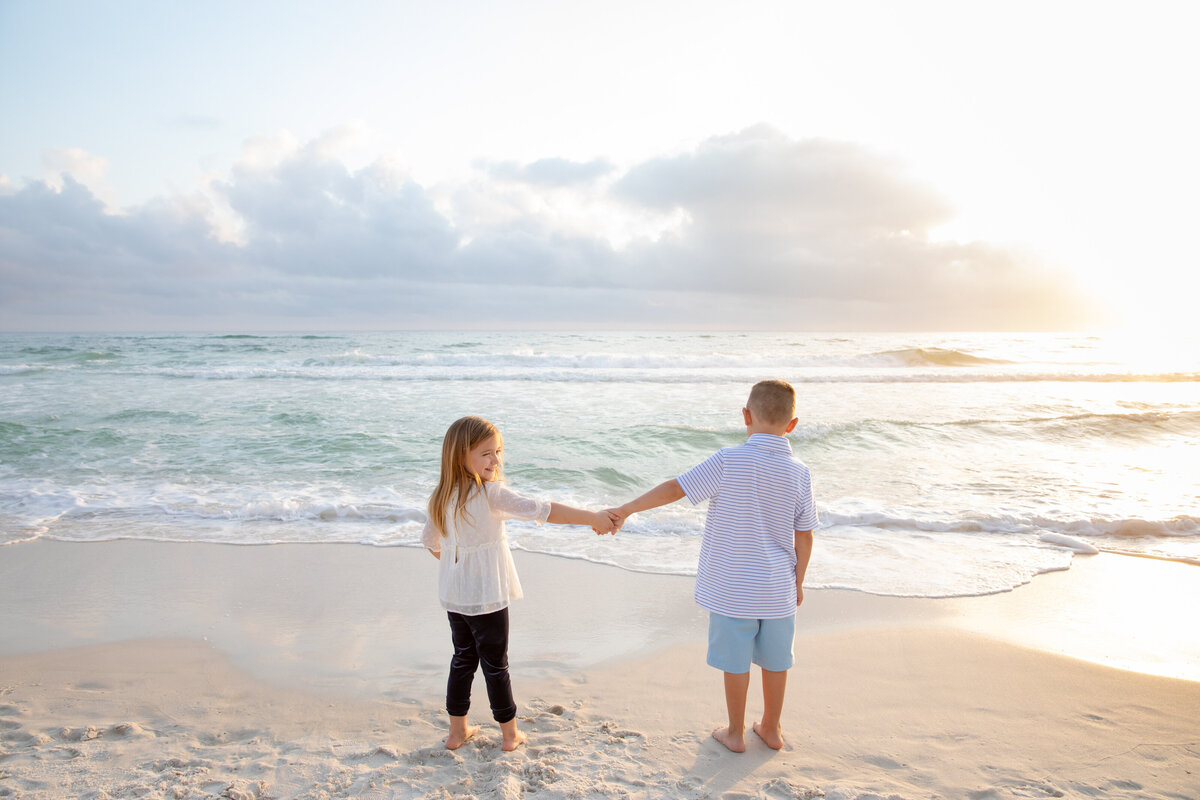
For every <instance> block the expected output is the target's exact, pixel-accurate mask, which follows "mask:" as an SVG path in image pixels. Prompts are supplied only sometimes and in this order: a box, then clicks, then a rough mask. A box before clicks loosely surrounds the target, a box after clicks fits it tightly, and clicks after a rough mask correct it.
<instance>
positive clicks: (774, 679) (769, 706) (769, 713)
mask: <svg viewBox="0 0 1200 800" xmlns="http://www.w3.org/2000/svg"><path fill="white" fill-rule="evenodd" d="M762 686H763V715H762V720H761V721H760V722H756V723H754V732H755V733H757V734H758V737H759V738H760V739H762V740H763V741H764V742H766V743H767V746H768V747H770V748H772V749H775V750H779V749H780V748H782V747H783V744H784V742H783V728H782V727H781V725H780V717H782V716H783V695H784V693H785V692H786V690H787V670H784V671H783V672H772V671H771V670H769V669H764V670H763V671H762Z"/></svg>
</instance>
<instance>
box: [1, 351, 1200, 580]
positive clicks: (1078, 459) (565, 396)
mask: <svg viewBox="0 0 1200 800" xmlns="http://www.w3.org/2000/svg"><path fill="white" fill-rule="evenodd" d="M767 377H779V378H783V379H786V380H788V381H790V382H792V383H793V384H794V385H795V386H796V388H797V390H798V394H799V409H798V412H797V414H798V417H799V420H800V421H799V424H798V425H797V426H796V429H795V431H794V432H793V433H792V434H791V435H790V437H789V439H790V441H791V446H792V449H793V451H794V452H795V454H796V455H797V456H798V457H800V458H801V459H803V460H804V461H805V462H806V463H807V464H808V465H809V466H810V467H811V469H812V472H813V477H814V487H815V493H816V500H817V508H818V512H819V515H820V520H821V523H820V527H819V529H818V530H817V533H816V537H817V538H816V548H815V551H814V555H813V560H812V565H811V567H810V570H809V575H808V581H807V583H806V585H807V586H810V587H838V588H847V589H856V590H861V591H865V592H871V593H877V594H887V595H897V596H925V597H944V596H960V595H980V594H989V593H995V592H1002V591H1007V590H1010V589H1012V588H1014V587H1016V586H1019V585H1021V584H1023V583H1026V582H1028V581H1030V580H1031V579H1032V578H1033V577H1034V576H1036V575H1038V574H1040V573H1044V572H1048V571H1053V570H1061V569H1067V568H1069V567H1070V565H1071V561H1072V558H1073V557H1075V556H1076V555H1077V554H1079V553H1084V552H1092V551H1094V550H1097V549H1099V550H1110V551H1116V552H1122V553H1132V554H1137V555H1145V556H1153V557H1158V558H1170V559H1176V560H1181V561H1186V562H1189V563H1192V564H1196V565H1200V346H1198V342H1197V340H1194V339H1193V340H1186V341H1176V342H1173V343H1172V345H1171V346H1170V347H1164V346H1163V345H1162V344H1161V343H1160V344H1158V345H1147V344H1139V343H1137V342H1135V341H1133V340H1131V339H1128V338H1123V337H1120V336H1116V335H1113V336H1089V335H1080V334H1019V335H1018V334H814V333H797V334H791V333H788V334H784V333H724V332H722V333H674V332H672V333H663V332H648V333H609V332H605V333H549V332H536V333H529V332H496V333H482V332H466V333H449V332H393V333H344V334H338V333H335V334H272V335H227V334H211V335H204V334H162V335H146V334H129V335H113V334H53V335H51V334H0V542H2V543H3V544H6V545H9V546H15V547H19V546H21V543H22V542H26V541H29V540H32V539H36V538H39V537H46V538H52V539H58V540H67V541H98V540H108V539H118V538H132V539H154V540H167V541H205V542H225V543H231V544H241V545H263V546H270V545H272V544H276V543H283V542H345V543H353V544H357V545H370V546H418V542H419V538H420V532H421V528H422V526H423V523H424V519H425V512H424V507H425V502H426V499H427V497H428V495H429V493H430V491H431V490H432V488H433V485H434V483H435V482H436V480H437V473H438V459H439V455H440V445H441V438H442V435H443V433H444V432H445V429H446V427H447V426H448V425H449V424H450V422H452V421H453V420H454V419H456V418H457V417H460V416H463V415H467V414H477V415H480V416H484V417H487V418H488V419H490V420H492V421H493V422H494V423H496V425H497V426H498V427H499V428H500V430H501V432H502V433H503V434H504V439H505V441H504V444H505V460H506V463H505V473H506V476H507V479H508V481H509V484H510V486H511V487H512V488H513V489H515V490H517V491H519V492H521V493H524V494H528V495H532V496H537V497H541V498H545V499H549V500H554V501H558V502H562V503H568V504H571V505H577V506H584V507H597V508H599V507H605V506H609V505H614V504H617V503H620V502H623V501H625V500H627V499H630V498H632V497H634V496H636V495H638V494H640V493H641V492H643V491H645V490H646V489H649V488H651V487H652V486H654V485H656V484H658V483H659V482H661V481H663V480H665V479H668V478H671V477H674V476H676V475H678V474H680V473H681V472H682V471H684V470H686V469H688V468H689V467H691V466H693V465H694V464H697V463H699V462H700V461H702V460H703V459H704V458H706V457H707V456H708V455H710V454H711V453H712V452H714V451H715V450H717V449H719V448H722V447H729V446H733V445H737V444H739V443H741V442H743V441H744V440H745V436H746V434H745V429H744V427H743V425H742V417H741V408H742V406H743V405H744V403H745V400H746V395H747V393H748V390H749V387H750V386H751V385H752V384H753V383H754V382H755V381H757V380H760V379H762V378H767ZM703 514H704V509H703V506H700V507H693V506H691V505H690V504H689V503H688V502H687V501H686V500H684V501H681V502H679V503H676V504H674V505H672V506H669V507H665V508H662V509H658V510H654V511H650V512H646V513H644V514H639V515H636V516H635V517H633V518H632V519H631V520H630V521H629V522H628V524H627V525H626V526H625V528H624V529H623V530H622V531H621V532H620V533H619V534H618V535H617V536H615V537H609V536H604V537H598V536H596V535H595V534H593V533H592V532H591V531H590V530H587V529H582V528H576V527H569V526H557V525H547V526H542V527H538V526H536V525H533V524H528V523H510V524H509V534H510V538H511V541H512V545H513V547H514V548H517V549H524V550H530V551H537V552H542V553H548V554H552V555H557V556H561V557H566V558H577V559H585V560H589V561H595V562H600V563H605V564H613V565H617V566H620V567H623V568H626V569H630V570H640V571H649V572H662V573H672V574H685V575H686V574H694V572H695V568H696V559H697V554H698V552H699V543H700V537H701V531H702V527H703ZM1197 576H1198V577H1200V572H1198V573H1197Z"/></svg>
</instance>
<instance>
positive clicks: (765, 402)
mask: <svg viewBox="0 0 1200 800" xmlns="http://www.w3.org/2000/svg"><path fill="white" fill-rule="evenodd" d="M746 408H748V409H750V411H751V413H753V414H754V416H755V417H757V418H758V419H759V420H760V421H762V422H765V423H767V424H769V425H783V424H784V423H787V422H791V421H792V418H793V417H795V416H796V390H795V389H793V388H792V385H791V384H790V383H788V382H787V381H781V380H769V381H759V382H758V383H756V384H754V388H753V389H751V390H750V399H749V400H747V401H746Z"/></svg>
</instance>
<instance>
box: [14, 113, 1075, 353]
mask: <svg viewBox="0 0 1200 800" xmlns="http://www.w3.org/2000/svg"><path fill="white" fill-rule="evenodd" d="M353 140H354V130H353V129H352V128H350V129H345V130H342V129H339V130H336V131H333V132H331V133H330V134H328V135H326V136H324V137H321V138H319V139H317V140H314V141H311V142H308V143H303V144H302V143H300V142H297V141H295V140H294V139H292V138H290V137H288V136H286V135H280V136H275V137H264V138H261V139H258V140H254V141H252V142H248V143H247V146H246V148H245V153H244V158H243V159H242V161H241V162H240V163H239V164H238V165H236V166H235V167H234V168H233V169H232V170H230V171H229V173H228V174H227V175H226V176H224V177H223V178H219V179H217V180H214V181H212V182H210V183H209V184H208V186H207V187H206V189H205V190H204V191H201V192H196V193H195V194H193V195H190V196H175V197H167V198H159V199H157V200H155V201H154V202H151V203H147V204H145V205H143V206H140V207H136V208H128V209H122V210H120V212H119V213H115V212H114V211H113V210H112V209H111V208H108V207H106V204H105V203H104V202H103V201H102V200H101V199H100V198H98V197H97V195H96V194H95V193H94V192H93V191H92V190H91V189H90V188H89V187H88V186H86V185H84V183H82V182H81V181H79V180H77V179H75V178H74V177H72V176H71V173H69V172H68V173H66V175H65V177H64V178H63V179H62V183H61V185H60V186H57V187H56V186H54V185H52V184H50V183H49V182H46V181H38V182H31V183H27V184H26V185H24V186H23V187H21V188H19V189H14V188H13V187H11V185H10V186H9V187H8V190H7V191H6V192H5V193H0V317H2V318H3V320H4V322H3V323H0V324H3V325H4V326H5V327H7V328H9V329H20V328H36V329H47V328H51V327H74V328H80V327H95V328H105V329H111V328H114V327H118V328H119V327H131V326H132V327H157V328H162V327H173V328H187V329H195V328H200V327H208V328H212V327H220V328H266V327H276V328H278V327H289V328H305V327H322V328H328V327H475V328H478V327H489V326H503V327H512V326H516V327H542V326H545V325H551V326H555V325H557V326H560V327H561V326H576V325H580V324H585V323H587V322H589V321H590V322H595V323H597V324H602V325H622V326H627V327H628V326H646V327H663V326H667V327H670V326H674V327H708V326H714V327H726V328H730V327H791V328H826V329H828V328H842V329H880V328H947V327H960V328H981V327H982V328H1042V327H1071V326H1072V324H1073V323H1074V322H1076V321H1077V317H1074V316H1071V315H1072V314H1073V313H1074V311H1073V309H1077V308H1080V307H1081V304H1080V301H1079V300H1078V297H1077V296H1076V293H1074V292H1073V290H1072V289H1071V288H1070V287H1069V286H1068V285H1067V284H1066V283H1065V282H1064V281H1063V280H1062V279H1060V278H1058V277H1056V273H1054V272H1053V271H1052V270H1049V269H1048V268H1047V267H1046V266H1045V265H1042V264H1039V263H1038V262H1037V261H1036V260H1035V259H1033V258H1032V257H1031V256H1029V255H1028V254H1024V253H1021V252H1017V251H1014V250H1012V249H1007V248H1004V247H1000V246H997V245H992V244H985V243H956V242H938V241H934V240H933V239H931V237H930V231H932V230H934V229H935V228H936V227H937V226H939V225H941V224H943V223H944V222H945V221H946V220H948V219H950V218H951V217H952V215H953V211H952V209H951V207H950V205H949V203H948V202H947V201H946V200H945V199H944V198H942V197H940V196H939V195H938V194H937V193H936V192H935V191H933V190H932V189H931V188H930V187H928V186H926V185H924V184H923V183H922V182H920V181H919V180H917V179H915V178H913V177H912V176H910V175H908V174H907V173H906V172H905V171H904V169H903V168H902V166H901V165H899V164H897V163H896V162H894V161H891V160H889V159H887V158H884V157H882V156H879V155H877V154H873V153H871V152H869V151H867V150H865V149H863V148H861V147H859V146H857V145H855V144H853V143H847V142H834V141H822V140H813V141H796V140H792V139H789V138H788V137H786V136H784V135H783V134H781V133H779V132H777V131H774V130H772V129H770V128H767V127H762V126H760V127H755V128H750V129H747V130H745V131H741V132H739V133H735V134H731V135H728V136H721V137H714V138H712V139H709V140H707V141H705V142H703V143H701V145H700V146H698V147H697V148H696V149H695V150H694V151H692V152H689V153H685V154H680V155H675V156H670V157H663V158H656V159H651V160H648V161H645V162H643V163H641V164H637V165H634V166H633V167H632V168H630V169H628V170H627V171H625V172H624V173H623V174H619V173H618V170H617V168H616V167H615V166H613V165H612V164H610V163H609V162H607V161H604V160H602V159H597V160H595V161H592V162H587V163H579V162H571V161H567V160H564V159H542V160H538V161H534V162H531V163H529V164H525V165H521V164H516V163H508V162H502V163H488V162H483V163H481V164H480V165H478V166H479V168H480V172H479V173H478V174H477V176H476V178H475V179H473V181H472V182H468V183H467V184H464V185H463V186H460V187H458V188H457V189H455V190H453V191H451V192H449V194H446V195H442V196H440V200H439V202H435V200H434V195H433V193H431V191H430V190H428V189H427V188H426V187H423V186H421V185H420V184H418V183H416V182H415V181H414V180H412V178H411V177H410V176H409V175H408V174H407V173H406V171H405V170H403V169H402V168H400V167H399V166H397V165H396V164H395V163H394V162H392V161H389V160H388V159H377V160H375V161H374V162H372V163H369V164H367V165H366V166H364V167H362V168H360V169H351V168H350V167H348V166H347V165H346V163H344V161H343V160H342V156H340V155H339V153H343V152H345V149H346V148H347V147H348V146H353ZM348 143H349V144H348ZM80 163H81V164H82V165H84V166H86V165H87V164H89V163H92V162H89V161H88V160H87V159H81V160H80ZM95 166H96V165H95V164H94V163H92V167H93V168H94V167H95ZM79 168H82V167H77V169H79ZM229 219H234V220H236V228H237V231H238V235H237V237H236V238H232V237H230V236H228V235H225V234H223V233H222V234H220V235H219V231H220V230H221V229H222V225H219V224H218V222H221V221H222V220H224V221H228V220H229ZM589 222H590V224H589ZM222 224H223V223H222ZM614 226H615V227H622V226H623V227H625V228H627V229H628V231H629V232H628V234H627V235H626V236H625V237H624V238H623V239H621V238H620V237H618V236H615V235H613V234H612V231H611V230H609V229H610V228H612V227H614ZM639 226H640V227H639ZM68 321H70V322H73V324H70V325H68V324H67V322H68Z"/></svg>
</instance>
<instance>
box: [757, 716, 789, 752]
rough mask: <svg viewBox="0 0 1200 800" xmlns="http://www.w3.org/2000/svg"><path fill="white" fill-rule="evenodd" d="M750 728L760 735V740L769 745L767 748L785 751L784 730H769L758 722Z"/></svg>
mask: <svg viewBox="0 0 1200 800" xmlns="http://www.w3.org/2000/svg"><path fill="white" fill-rule="evenodd" d="M750 727H751V729H753V731H754V732H755V733H757V734H758V738H760V739H762V740H763V741H764V742H766V743H767V747H769V748H771V749H772V750H782V749H783V746H784V744H785V742H784V741H783V731H782V730H780V729H779V728H775V729H774V730H767V729H766V728H765V727H764V726H763V724H762V723H761V722H756V723H754V724H753V725H751V726H750Z"/></svg>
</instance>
